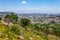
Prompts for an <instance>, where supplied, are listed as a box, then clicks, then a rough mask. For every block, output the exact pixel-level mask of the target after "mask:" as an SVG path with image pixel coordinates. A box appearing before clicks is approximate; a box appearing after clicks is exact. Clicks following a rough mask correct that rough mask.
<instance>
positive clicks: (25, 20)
mask: <svg viewBox="0 0 60 40" xmlns="http://www.w3.org/2000/svg"><path fill="white" fill-rule="evenodd" d="M20 24H21V26H28V25H29V24H30V20H29V19H26V18H23V19H21V21H20Z"/></svg>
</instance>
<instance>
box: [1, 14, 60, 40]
mask: <svg viewBox="0 0 60 40" xmlns="http://www.w3.org/2000/svg"><path fill="white" fill-rule="evenodd" d="M7 19H8V20H7ZM5 20H6V21H7V22H11V23H13V22H14V23H13V24H14V25H11V26H7V25H5V24H4V23H3V22H2V21H0V40H7V39H8V40H60V23H54V22H51V23H48V24H45V23H40V24H36V23H35V24H32V23H30V20H29V19H26V18H23V19H21V20H20V22H19V23H16V22H17V21H18V16H17V15H15V14H13V13H12V14H8V15H6V16H5ZM15 21H16V22H15ZM7 22H6V23H7ZM9 24H10V23H9ZM9 24H8V25H9Z"/></svg>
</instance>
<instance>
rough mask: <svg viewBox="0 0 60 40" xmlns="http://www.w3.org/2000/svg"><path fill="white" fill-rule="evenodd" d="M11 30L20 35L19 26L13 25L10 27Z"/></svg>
mask: <svg viewBox="0 0 60 40" xmlns="http://www.w3.org/2000/svg"><path fill="white" fill-rule="evenodd" d="M11 31H12V32H13V33H15V34H16V35H20V28H19V27H16V26H13V27H11Z"/></svg>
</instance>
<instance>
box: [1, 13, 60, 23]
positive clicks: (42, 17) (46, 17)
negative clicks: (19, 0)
mask: <svg viewBox="0 0 60 40" xmlns="http://www.w3.org/2000/svg"><path fill="white" fill-rule="evenodd" d="M9 13H11V12H0V17H2V18H3V17H4V16H5V15H6V14H9ZM17 15H18V17H19V19H21V18H28V19H30V20H31V22H32V23H40V22H45V23H49V22H51V21H54V22H56V23H60V13H58V14H43V13H31V14H28V13H26V14H17Z"/></svg>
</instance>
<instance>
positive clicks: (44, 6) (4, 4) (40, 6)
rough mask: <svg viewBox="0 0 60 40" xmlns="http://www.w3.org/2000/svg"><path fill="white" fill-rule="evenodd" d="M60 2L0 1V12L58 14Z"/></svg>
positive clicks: (37, 0)
mask: <svg viewBox="0 0 60 40" xmlns="http://www.w3.org/2000/svg"><path fill="white" fill-rule="evenodd" d="M59 4H60V0H0V12H16V13H60V5H59Z"/></svg>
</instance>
